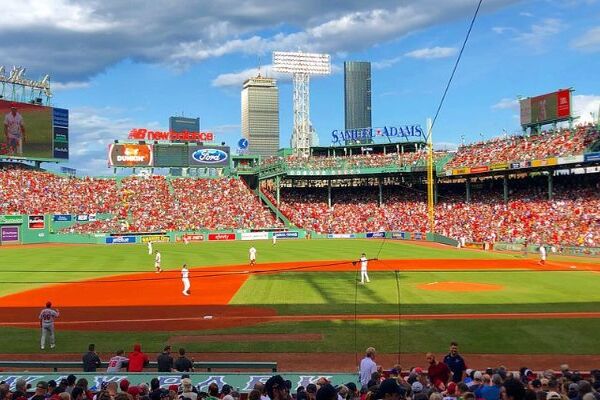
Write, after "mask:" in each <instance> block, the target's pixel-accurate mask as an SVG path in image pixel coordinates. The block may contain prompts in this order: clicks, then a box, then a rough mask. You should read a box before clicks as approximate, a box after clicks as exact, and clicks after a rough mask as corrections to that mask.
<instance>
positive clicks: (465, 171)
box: [452, 167, 471, 175]
mask: <svg viewBox="0 0 600 400" xmlns="http://www.w3.org/2000/svg"><path fill="white" fill-rule="evenodd" d="M470 171H471V168H468V167H465V168H455V169H453V170H452V175H465V174H468V173H469V172H470Z"/></svg>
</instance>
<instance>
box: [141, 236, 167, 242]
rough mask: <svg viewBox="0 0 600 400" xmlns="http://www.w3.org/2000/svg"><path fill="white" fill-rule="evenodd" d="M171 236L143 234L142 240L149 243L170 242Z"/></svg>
mask: <svg viewBox="0 0 600 400" xmlns="http://www.w3.org/2000/svg"><path fill="white" fill-rule="evenodd" d="M168 241H169V237H168V236H166V235H143V236H140V242H142V243H148V242H168Z"/></svg>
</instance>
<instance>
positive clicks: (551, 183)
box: [548, 171, 554, 200]
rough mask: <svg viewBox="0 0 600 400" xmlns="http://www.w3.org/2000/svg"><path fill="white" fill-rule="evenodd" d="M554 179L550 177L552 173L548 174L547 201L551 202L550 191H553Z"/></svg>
mask: <svg viewBox="0 0 600 400" xmlns="http://www.w3.org/2000/svg"><path fill="white" fill-rule="evenodd" d="M553 184H554V178H553V176H552V171H550V172H549V173H548V200H552V191H553Z"/></svg>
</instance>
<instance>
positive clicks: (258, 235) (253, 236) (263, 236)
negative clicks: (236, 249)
mask: <svg viewBox="0 0 600 400" xmlns="http://www.w3.org/2000/svg"><path fill="white" fill-rule="evenodd" d="M268 238H269V232H243V233H242V236H241V239H242V240H267V239H268Z"/></svg>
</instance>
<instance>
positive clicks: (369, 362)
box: [359, 347, 377, 387]
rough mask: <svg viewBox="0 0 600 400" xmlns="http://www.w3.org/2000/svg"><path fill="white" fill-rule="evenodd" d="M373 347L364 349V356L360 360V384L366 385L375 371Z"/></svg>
mask: <svg viewBox="0 0 600 400" xmlns="http://www.w3.org/2000/svg"><path fill="white" fill-rule="evenodd" d="M375 354H376V352H375V348H373V347H369V348H368V349H367V351H366V354H365V358H363V359H362V360H361V362H360V367H359V371H360V372H359V378H360V383H361V385H362V386H365V387H366V386H367V384H368V383H369V380H370V379H371V375H372V374H373V373H374V372H377V364H376V363H375Z"/></svg>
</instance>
